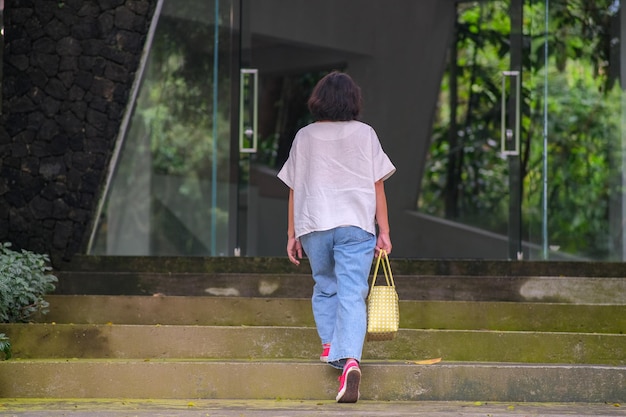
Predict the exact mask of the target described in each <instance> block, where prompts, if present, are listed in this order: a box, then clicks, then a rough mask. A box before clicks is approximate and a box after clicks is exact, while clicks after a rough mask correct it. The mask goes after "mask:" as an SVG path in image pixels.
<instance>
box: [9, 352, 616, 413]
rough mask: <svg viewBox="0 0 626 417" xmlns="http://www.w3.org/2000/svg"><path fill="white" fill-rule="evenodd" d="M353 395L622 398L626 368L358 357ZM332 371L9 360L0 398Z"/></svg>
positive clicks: (124, 393) (294, 384) (94, 394)
mask: <svg viewBox="0 0 626 417" xmlns="http://www.w3.org/2000/svg"><path fill="white" fill-rule="evenodd" d="M362 369H363V378H362V384H361V398H362V399H363V400H385V401H504V402H589V403H604V402H610V403H620V402H624V401H626V390H624V381H626V368H625V367H621V366H620V367H613V366H592V365H545V364H542V365H531V364H498V363H449V362H443V363H439V364H435V365H416V364H407V363H405V362H394V361H386V362H378V361H368V360H365V361H363V366H362ZM338 374H339V372H338V371H336V370H334V369H332V368H330V367H329V366H327V365H324V364H321V363H319V362H317V363H316V362H315V361H308V362H307V361H282V360H281V361H257V360H245V361H206V360H202V361H199V360H194V361H192V360H76V359H64V360H57V361H37V360H14V361H5V362H0V397H3V398H153V399H195V398H202V399H250V398H254V399H285V400H287V399H301V400H307V399H313V400H328V399H332V398H334V397H335V394H336V390H337V386H338V383H337V377H338Z"/></svg>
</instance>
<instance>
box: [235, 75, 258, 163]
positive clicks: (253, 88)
mask: <svg viewBox="0 0 626 417" xmlns="http://www.w3.org/2000/svg"><path fill="white" fill-rule="evenodd" d="M239 82H240V84H239V152H244V153H256V151H257V145H258V143H259V139H258V132H257V125H258V115H259V70H257V69H251V68H242V69H241V71H240V77H239Z"/></svg>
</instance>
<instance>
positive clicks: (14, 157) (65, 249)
mask: <svg viewBox="0 0 626 417" xmlns="http://www.w3.org/2000/svg"><path fill="white" fill-rule="evenodd" d="M154 5H155V0H97V1H96V0H94V1H85V0H10V1H6V2H5V12H4V24H5V39H4V43H5V44H4V59H3V80H2V88H3V100H2V114H1V115H0V156H1V160H0V242H11V243H13V248H14V249H28V250H31V251H35V252H38V253H47V254H49V255H50V257H51V259H52V261H53V263H60V262H62V261H66V260H69V259H71V256H72V255H73V254H75V253H77V252H80V251H81V250H84V247H85V246H86V243H87V240H88V235H89V231H90V227H91V224H92V221H93V214H94V211H95V208H96V205H97V202H98V199H99V195H100V192H101V187H102V184H103V180H104V179H105V176H106V170H107V167H108V162H109V159H110V156H111V153H112V151H113V148H114V144H115V139H116V135H117V132H118V129H119V126H120V122H121V120H122V117H123V113H124V110H125V106H126V102H127V99H128V96H129V92H130V90H131V87H132V83H133V79H134V73H135V71H136V69H137V67H138V64H139V61H140V58H141V53H142V49H143V44H144V41H145V38H146V34H147V32H148V28H149V25H150V19H151V16H152V13H153V11H154Z"/></svg>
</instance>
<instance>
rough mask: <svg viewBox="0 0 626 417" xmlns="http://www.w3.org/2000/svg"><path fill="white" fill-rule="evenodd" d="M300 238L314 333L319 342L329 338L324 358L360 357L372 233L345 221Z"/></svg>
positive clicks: (365, 323)
mask: <svg viewBox="0 0 626 417" xmlns="http://www.w3.org/2000/svg"><path fill="white" fill-rule="evenodd" d="M300 243H301V244H302V247H303V248H304V251H305V252H306V255H307V257H308V258H309V263H310V265H311V270H312V272H313V279H314V280H315V286H314V287H313V297H312V298H311V301H312V304H313V317H314V318H315V324H316V326H317V333H318V334H319V336H320V339H321V340H322V343H330V353H329V355H328V362H329V363H331V365H333V366H335V365H336V363H337V361H340V363H341V362H343V361H341V360H342V359H347V358H354V359H356V360H358V361H360V360H361V354H362V352H363V343H364V341H365V332H366V331H367V306H366V301H365V300H366V298H367V294H368V291H369V285H368V278H369V274H370V269H371V267H372V260H373V258H374V248H375V246H376V237H375V236H374V235H372V234H371V233H368V232H366V231H365V230H363V229H361V228H359V227H354V226H345V227H337V228H335V229H331V230H325V231H322V232H312V233H308V234H306V235H304V236H301V237H300ZM332 362H335V364H333V363H332ZM335 367H337V366H335Z"/></svg>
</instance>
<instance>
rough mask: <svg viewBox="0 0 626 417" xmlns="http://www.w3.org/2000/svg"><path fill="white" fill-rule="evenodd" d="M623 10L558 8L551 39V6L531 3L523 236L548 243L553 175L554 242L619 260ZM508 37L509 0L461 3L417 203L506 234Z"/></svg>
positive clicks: (605, 1)
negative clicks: (503, 136)
mask: <svg viewBox="0 0 626 417" xmlns="http://www.w3.org/2000/svg"><path fill="white" fill-rule="evenodd" d="M618 4H619V3H616V2H615V1H609V0H598V1H586V0H585V1H583V0H579V1H564V0H553V1H550V2H549V8H548V9H547V13H548V22H549V26H548V30H547V32H546V30H545V21H546V19H545V16H546V2H544V1H529V2H527V3H526V4H525V6H524V33H523V38H524V42H523V45H524V47H523V48H524V49H523V51H522V54H523V60H522V63H523V64H522V74H523V76H522V106H521V108H522V119H521V138H522V149H521V155H520V163H521V171H520V173H519V174H520V175H521V178H522V184H523V197H522V198H523V207H522V210H523V221H524V233H525V239H526V240H529V241H531V242H532V241H534V242H536V243H539V242H540V238H541V233H540V232H539V229H540V226H541V223H542V221H543V212H542V207H543V188H542V187H543V181H544V179H547V184H548V193H547V195H548V199H547V203H548V212H547V218H548V230H549V241H550V243H551V244H554V245H556V246H558V247H560V250H561V251H564V252H567V253H570V254H574V255H577V256H582V257H591V258H596V259H611V257H612V252H613V251H614V246H615V244H614V243H613V241H612V239H611V236H610V233H611V230H610V226H609V225H610V224H611V222H612V221H614V218H613V217H612V214H611V212H612V210H611V204H614V201H615V199H616V198H620V197H619V196H620V195H621V186H620V185H619V181H618V179H619V177H620V172H621V171H620V170H621V165H619V164H621V162H619V160H620V157H618V156H617V155H619V153H620V152H621V146H620V143H621V139H620V130H619V126H620V120H621V110H620V97H621V91H620V89H619V86H618V85H619V83H616V82H615V81H616V79H617V75H618V74H617V67H618V66H617V65H615V57H617V56H618V55H616V49H615V48H616V46H615V45H616V44H619V42H617V39H616V37H615V36H616V35H615V34H614V33H613V32H615V27H616V21H617V19H618V16H619V14H618V6H616V5H618ZM510 40H511V24H510V17H509V1H497V2H469V3H461V4H459V6H458V19H457V25H456V42H455V48H453V49H452V52H453V53H451V59H450V65H449V68H448V71H447V76H446V77H445V81H444V83H443V85H442V90H441V97H440V106H439V108H440V112H439V114H438V116H437V120H436V122H435V125H434V129H433V140H432V146H431V152H430V158H429V161H428V166H427V169H426V175H425V182H424V184H423V192H422V197H421V199H420V201H419V202H418V205H419V207H420V209H421V210H423V211H426V212H428V213H431V214H435V215H439V216H445V217H447V218H450V219H454V220H458V221H462V222H465V223H468V224H472V225H476V226H479V227H483V228H486V229H489V230H492V231H496V232H501V233H504V232H505V231H506V229H507V222H508V217H507V216H508V188H509V184H508V181H509V176H510V173H509V167H508V164H507V162H506V158H505V157H504V156H503V155H502V153H501V152H500V149H499V148H500V129H501V126H500V123H501V122H500V120H501V110H500V109H501V103H500V100H501V99H500V97H501V88H502V87H501V72H502V71H503V70H507V69H509V59H510V54H511V51H510V45H511V42H510ZM546 47H547V49H546ZM546 52H547V60H546ZM546 80H547V83H546ZM546 92H547V94H545V93H546ZM545 109H547V112H546V111H545ZM546 121H547V125H546V126H545V130H544V122H546ZM544 132H547V139H546V143H547V148H544ZM544 156H545V157H546V158H547V166H548V171H547V177H544V172H543V164H544ZM592 202H593V203H592Z"/></svg>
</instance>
